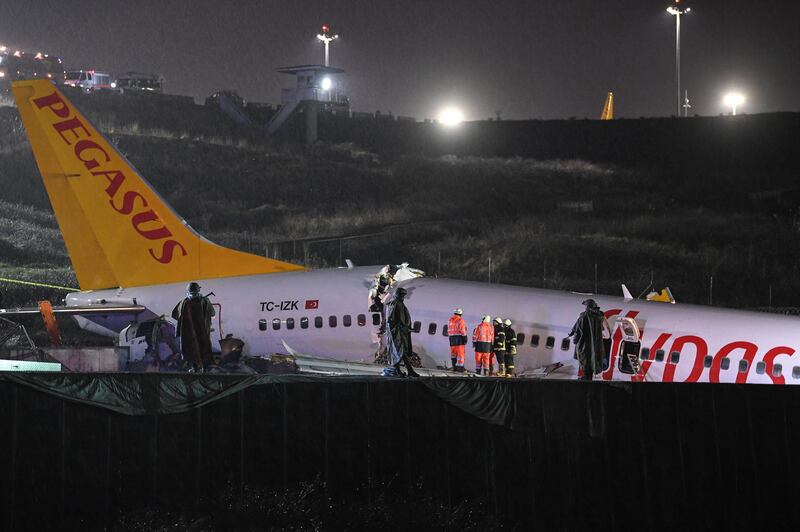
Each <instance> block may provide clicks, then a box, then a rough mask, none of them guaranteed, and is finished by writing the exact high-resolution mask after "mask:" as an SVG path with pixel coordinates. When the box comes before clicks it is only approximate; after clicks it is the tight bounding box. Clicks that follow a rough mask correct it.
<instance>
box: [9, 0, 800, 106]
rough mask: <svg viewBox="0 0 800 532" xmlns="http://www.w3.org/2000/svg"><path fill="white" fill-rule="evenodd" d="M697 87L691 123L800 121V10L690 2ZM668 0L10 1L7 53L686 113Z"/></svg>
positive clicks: (391, 91)
mask: <svg viewBox="0 0 800 532" xmlns="http://www.w3.org/2000/svg"><path fill="white" fill-rule="evenodd" d="M683 1H684V5H689V6H691V7H692V13H691V14H690V15H688V16H686V17H683V18H682V33H681V37H682V49H683V61H682V68H683V82H684V83H683V86H684V87H685V88H686V89H688V90H689V97H690V99H691V100H692V103H693V109H692V112H696V113H699V114H704V115H709V114H717V113H720V112H722V111H723V108H722V106H721V103H720V102H721V98H722V95H723V93H724V92H726V91H727V90H729V89H732V88H736V89H738V90H740V91H742V92H744V93H745V94H746V95H747V97H748V102H747V103H746V104H745V105H744V106H743V107H742V111H745V112H751V113H755V112H765V111H798V110H800V30H798V28H799V27H800V2H797V1H796V0H795V1H783V0H765V1H764V2H754V1H753V0H748V1H744V0H694V1H691V0H683ZM667 5H668V1H667V0H614V1H612V0H593V1H588V0H538V1H537V0H528V1H516V0H494V1H483V0H426V1H396V0H380V1H368V0H347V1H335V0H328V1H325V2H322V1H302V0H283V1H271V0H236V1H224V0H216V1H213V0H191V1H190V0H160V1H153V0H126V1H120V0H102V1H101V0H92V1H90V0H69V1H65V0H19V1H17V0H0V6H2V9H0V42H2V43H4V44H7V45H11V46H18V47H21V48H23V49H30V50H34V51H39V50H41V51H45V52H48V53H52V54H57V55H60V56H61V57H63V58H64V60H65V63H66V64H67V65H68V67H72V68H80V67H94V68H97V69H103V70H109V71H111V72H112V73H117V72H124V71H128V70H136V71H144V72H157V73H161V74H163V75H164V76H165V77H166V79H167V83H168V86H167V88H168V91H169V92H173V93H179V94H191V95H194V96H196V97H198V98H201V97H205V96H207V95H208V94H209V93H211V92H213V91H214V90H217V89H221V88H235V89H237V90H238V91H239V93H240V94H241V95H242V96H244V97H245V98H246V99H248V100H256V101H270V102H278V101H279V100H280V87H281V86H288V85H289V84H290V81H291V80H290V79H289V78H288V77H286V76H285V75H281V74H277V73H275V72H274V69H275V68H276V67H279V66H285V65H291V64H305V63H311V62H313V63H321V62H322V60H323V46H322V44H321V43H319V42H317V41H316V40H315V35H316V33H317V32H318V29H319V26H320V24H321V23H323V22H328V23H330V24H331V26H332V28H333V30H334V31H335V32H336V33H338V34H340V39H339V41H337V42H335V43H334V44H333V45H332V47H331V63H332V65H333V66H340V67H342V68H344V69H346V71H347V73H346V74H345V75H344V78H343V79H342V80H341V81H342V83H343V84H344V85H345V87H346V89H347V93H348V94H349V96H350V99H351V102H352V106H353V109H354V110H360V111H375V110H377V109H380V110H382V111H383V112H387V111H391V112H393V113H394V114H402V115H410V116H415V117H417V118H424V117H435V116H436V115H437V114H438V111H439V109H440V108H441V107H443V106H445V105H447V104H453V105H456V106H458V107H461V108H462V109H463V110H464V112H465V114H466V116H467V118H469V119H480V118H487V117H490V116H493V115H494V112H495V110H502V114H503V117H504V118H566V117H570V116H577V117H584V116H586V117H597V116H598V115H599V113H600V111H601V109H602V105H603V101H604V98H605V94H606V92H607V91H609V90H613V91H614V93H615V99H616V110H617V115H618V116H625V117H638V116H665V115H669V114H672V113H674V111H673V109H674V96H673V95H674V53H675V51H674V46H675V42H674V32H675V20H674V17H671V16H669V15H668V14H667V13H666V12H665V8H666V6H667Z"/></svg>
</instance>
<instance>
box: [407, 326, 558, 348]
mask: <svg viewBox="0 0 800 532" xmlns="http://www.w3.org/2000/svg"><path fill="white" fill-rule="evenodd" d="M436 328H437V325H436V324H435V323H430V324H428V334H430V335H431V336H433V335H434V334H436ZM421 329H422V322H420V321H415V322H414V323H413V325H412V326H411V331H412V332H415V333H418V332H419V331H420V330H421ZM442 336H447V326H446V325H443V326H442ZM540 341H541V337H540V336H539V335H538V334H533V335H531V347H539V342H540ZM569 344H570V342H569V338H563V339H562V340H561V350H562V351H568V350H569ZM517 345H520V346H521V345H525V333H517ZM555 345H556V338H555V336H548V337H547V338H546V339H545V343H544V346H545V347H546V348H547V349H553V347H555Z"/></svg>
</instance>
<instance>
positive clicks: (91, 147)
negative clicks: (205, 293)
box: [33, 92, 188, 264]
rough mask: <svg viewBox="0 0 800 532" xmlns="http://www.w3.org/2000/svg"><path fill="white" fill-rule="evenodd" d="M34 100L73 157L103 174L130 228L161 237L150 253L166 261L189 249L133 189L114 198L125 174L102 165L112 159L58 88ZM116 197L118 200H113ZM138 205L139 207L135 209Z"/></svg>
mask: <svg viewBox="0 0 800 532" xmlns="http://www.w3.org/2000/svg"><path fill="white" fill-rule="evenodd" d="M33 104H34V105H35V106H36V107H37V108H38V109H40V110H44V109H49V110H50V112H51V113H53V115H54V116H55V117H57V118H58V119H60V120H58V121H56V122H54V123H53V124H52V126H53V129H54V130H55V131H56V132H57V133H58V136H59V137H61V140H63V141H64V143H65V144H66V145H67V146H73V145H74V148H73V151H74V153H75V157H76V158H77V159H78V160H79V161H81V163H83V166H84V167H85V168H86V169H87V170H89V171H91V173H92V175H93V176H96V177H100V176H103V177H105V179H106V181H107V184H106V186H105V193H106V194H107V195H108V198H109V204H110V205H111V208H112V209H113V210H114V211H115V212H117V213H119V214H121V215H124V216H129V217H130V222H131V226H132V228H133V229H134V230H135V231H136V233H137V234H139V235H141V236H142V237H143V238H145V239H147V240H150V241H159V240H160V241H162V242H161V247H160V250H157V248H149V249H148V252H149V254H150V256H151V257H152V258H153V259H154V260H155V261H157V262H159V263H161V264H169V263H170V262H172V260H173V258H174V257H175V256H176V250H177V251H178V252H180V254H181V256H184V257H185V256H186V255H187V254H188V252H187V251H186V248H185V247H184V246H183V244H181V243H180V242H179V241H177V240H175V239H174V238H173V234H172V232H171V231H170V230H169V228H168V227H167V226H166V224H165V223H164V221H163V220H162V219H161V218H160V217H159V216H158V214H157V213H156V212H155V211H154V210H152V209H148V204H147V200H146V199H145V197H144V196H143V195H142V194H141V193H140V192H138V191H136V190H127V191H125V192H124V194H122V197H121V199H119V200H117V195H118V193H119V192H120V191H121V190H122V188H123V185H124V184H125V181H126V176H125V174H124V173H123V172H122V171H121V170H118V169H115V168H103V165H104V164H107V163H110V162H111V156H110V155H109V153H108V152H107V151H106V150H105V149H104V148H103V146H102V145H100V144H98V143H97V142H95V141H94V140H91V139H90V138H91V137H92V133H91V132H90V130H89V129H88V128H87V127H86V125H85V124H84V123H83V122H82V121H81V119H80V117H78V116H77V115H75V116H71V109H70V107H69V105H68V104H67V102H66V101H64V99H63V98H61V95H60V94H59V93H58V92H53V93H52V94H49V95H47V96H42V97H40V98H36V99H34V100H33ZM115 200H117V201H115ZM137 206H138V207H140V209H137Z"/></svg>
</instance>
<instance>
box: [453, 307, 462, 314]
mask: <svg viewBox="0 0 800 532" xmlns="http://www.w3.org/2000/svg"><path fill="white" fill-rule="evenodd" d="M453 314H458V315H459V316H461V315H462V314H464V311H463V310H461V309H460V308H457V309H455V310H454V311H453Z"/></svg>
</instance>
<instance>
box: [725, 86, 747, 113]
mask: <svg viewBox="0 0 800 532" xmlns="http://www.w3.org/2000/svg"><path fill="white" fill-rule="evenodd" d="M744 100H745V98H744V94H742V93H739V92H729V93H728V94H726V95H725V97H724V98H723V99H722V103H724V104H725V105H726V106H728V107H730V108H731V114H732V115H734V116H736V108H737V107H739V106H740V105H742V104H743V103H744Z"/></svg>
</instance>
